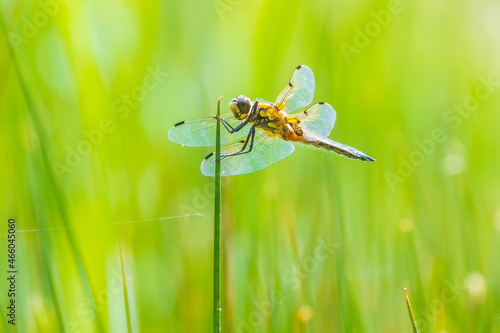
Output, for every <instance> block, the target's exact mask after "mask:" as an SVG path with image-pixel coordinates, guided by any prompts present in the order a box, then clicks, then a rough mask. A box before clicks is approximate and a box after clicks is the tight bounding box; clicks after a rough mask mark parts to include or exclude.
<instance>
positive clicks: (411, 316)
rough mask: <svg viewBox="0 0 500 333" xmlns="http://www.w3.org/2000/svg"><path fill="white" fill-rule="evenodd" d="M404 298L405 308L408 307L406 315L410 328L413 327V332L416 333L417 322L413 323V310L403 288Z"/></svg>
mask: <svg viewBox="0 0 500 333" xmlns="http://www.w3.org/2000/svg"><path fill="white" fill-rule="evenodd" d="M405 298H406V306H407V307H408V314H409V315H410V321H411V326H412V327H413V332H414V333H418V329H417V322H416V321H415V317H414V316H413V310H412V308H411V304H410V299H409V298H408V292H407V291H406V288H405Z"/></svg>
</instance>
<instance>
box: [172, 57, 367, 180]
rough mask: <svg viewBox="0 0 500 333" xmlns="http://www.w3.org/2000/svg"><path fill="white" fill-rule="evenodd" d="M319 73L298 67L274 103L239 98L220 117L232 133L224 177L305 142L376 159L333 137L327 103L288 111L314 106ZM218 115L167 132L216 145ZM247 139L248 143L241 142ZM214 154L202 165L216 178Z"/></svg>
mask: <svg viewBox="0 0 500 333" xmlns="http://www.w3.org/2000/svg"><path fill="white" fill-rule="evenodd" d="M314 85H315V84H314V75H313V73H312V71H311V69H310V68H309V67H307V66H304V65H302V66H299V67H297V69H296V70H295V72H294V73H293V75H292V78H291V80H290V82H289V83H288V85H287V86H286V87H285V89H283V91H282V92H281V93H280V95H279V96H278V98H277V99H276V102H275V103H272V102H266V101H262V100H255V101H253V102H252V101H251V100H250V99H249V98H248V97H245V96H242V95H240V96H239V97H238V98H233V99H232V100H231V102H230V103H229V108H230V110H231V111H232V114H226V115H224V116H221V117H220V119H221V122H222V124H223V125H224V127H225V129H226V130H227V131H221V141H222V143H223V144H225V145H224V146H223V147H222V150H221V170H222V175H223V176H231V175H239V174H245V173H250V172H255V171H258V170H261V169H264V168H266V167H268V166H270V165H272V164H274V163H276V162H278V161H280V160H282V159H283V158H285V157H287V156H289V155H290V154H292V153H293V151H294V150H295V148H294V145H293V143H302V144H306V145H311V146H314V147H317V148H321V149H326V150H329V151H333V152H336V153H338V154H341V155H343V156H346V157H349V158H353V159H359V160H362V161H375V160H374V159H373V158H371V157H369V156H368V155H366V154H364V153H362V152H361V151H359V150H357V149H355V148H353V147H349V146H347V145H344V144H341V143H339V142H336V141H333V140H330V139H328V136H329V135H330V132H331V130H332V128H333V125H334V124H335V118H336V113H335V110H334V109H333V108H332V107H331V105H330V104H328V103H317V104H315V105H313V106H311V107H310V108H308V109H307V110H305V111H303V112H299V113H291V114H289V112H292V111H295V110H298V109H300V108H303V107H305V106H307V105H309V104H311V102H312V98H313V95H314ZM216 120H217V117H209V118H200V119H193V120H186V121H181V122H179V123H177V124H175V125H174V127H172V129H171V130H170V131H169V133H168V137H169V139H170V140H171V141H174V142H177V143H180V144H182V145H186V146H214V145H215V126H216ZM242 138H244V139H242ZM213 156H214V153H210V154H209V155H208V156H207V157H205V159H204V160H203V162H202V165H201V171H202V173H203V174H204V175H207V176H213V175H214V170H215V166H214V163H213Z"/></svg>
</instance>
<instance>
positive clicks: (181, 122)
mask: <svg viewBox="0 0 500 333" xmlns="http://www.w3.org/2000/svg"><path fill="white" fill-rule="evenodd" d="M184 123H185V121H179V122H178V123H177V124H175V125H174V127H176V126H180V125H182V124H184Z"/></svg>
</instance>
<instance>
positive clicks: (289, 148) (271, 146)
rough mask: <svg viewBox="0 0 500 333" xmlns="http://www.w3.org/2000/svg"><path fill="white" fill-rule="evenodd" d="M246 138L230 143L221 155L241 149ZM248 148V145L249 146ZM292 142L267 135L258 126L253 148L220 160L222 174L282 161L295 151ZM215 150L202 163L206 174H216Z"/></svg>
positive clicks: (260, 168) (262, 167)
mask: <svg viewBox="0 0 500 333" xmlns="http://www.w3.org/2000/svg"><path fill="white" fill-rule="evenodd" d="M244 142H245V140H240V141H237V142H233V143H230V144H228V145H226V146H224V147H222V148H221V155H225V154H231V153H234V152H237V151H239V150H241V148H242V147H243V145H244ZM247 148H248V147H247ZM294 150H295V147H294V146H293V144H292V143H290V142H287V141H284V140H282V139H280V138H276V137H271V136H268V135H266V134H265V133H264V132H263V131H262V130H261V129H258V128H256V133H255V139H254V143H253V149H252V151H251V152H249V153H248V154H243V155H236V156H228V157H226V158H224V159H223V160H221V161H220V163H221V176H235V175H243V174H246V173H252V172H255V171H259V170H262V169H264V168H267V167H268V166H271V165H273V164H275V163H276V162H278V161H281V160H282V159H284V158H285V157H287V156H289V155H290V154H292V153H293V151H294ZM214 160H215V152H213V153H210V154H209V155H208V156H207V157H205V159H204V160H203V162H202V163H201V172H202V173H203V174H204V175H205V176H211V177H213V176H214V175H215V162H213V161H214Z"/></svg>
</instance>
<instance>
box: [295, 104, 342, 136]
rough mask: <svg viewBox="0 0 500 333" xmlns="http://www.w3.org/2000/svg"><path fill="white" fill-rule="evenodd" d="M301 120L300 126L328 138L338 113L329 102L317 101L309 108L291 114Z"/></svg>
mask: <svg viewBox="0 0 500 333" xmlns="http://www.w3.org/2000/svg"><path fill="white" fill-rule="evenodd" d="M290 117H292V118H296V119H299V120H300V124H299V125H300V127H302V128H303V129H305V130H308V131H310V132H313V133H314V134H317V135H319V136H321V137H324V138H327V137H328V136H329V135H330V132H331V131H332V129H333V126H334V125H335V118H336V117H337V113H336V112H335V110H334V109H333V107H332V106H331V105H330V104H328V103H317V104H314V105H313V106H311V107H310V108H309V109H307V110H305V111H303V112H300V113H297V114H293V115H290Z"/></svg>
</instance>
